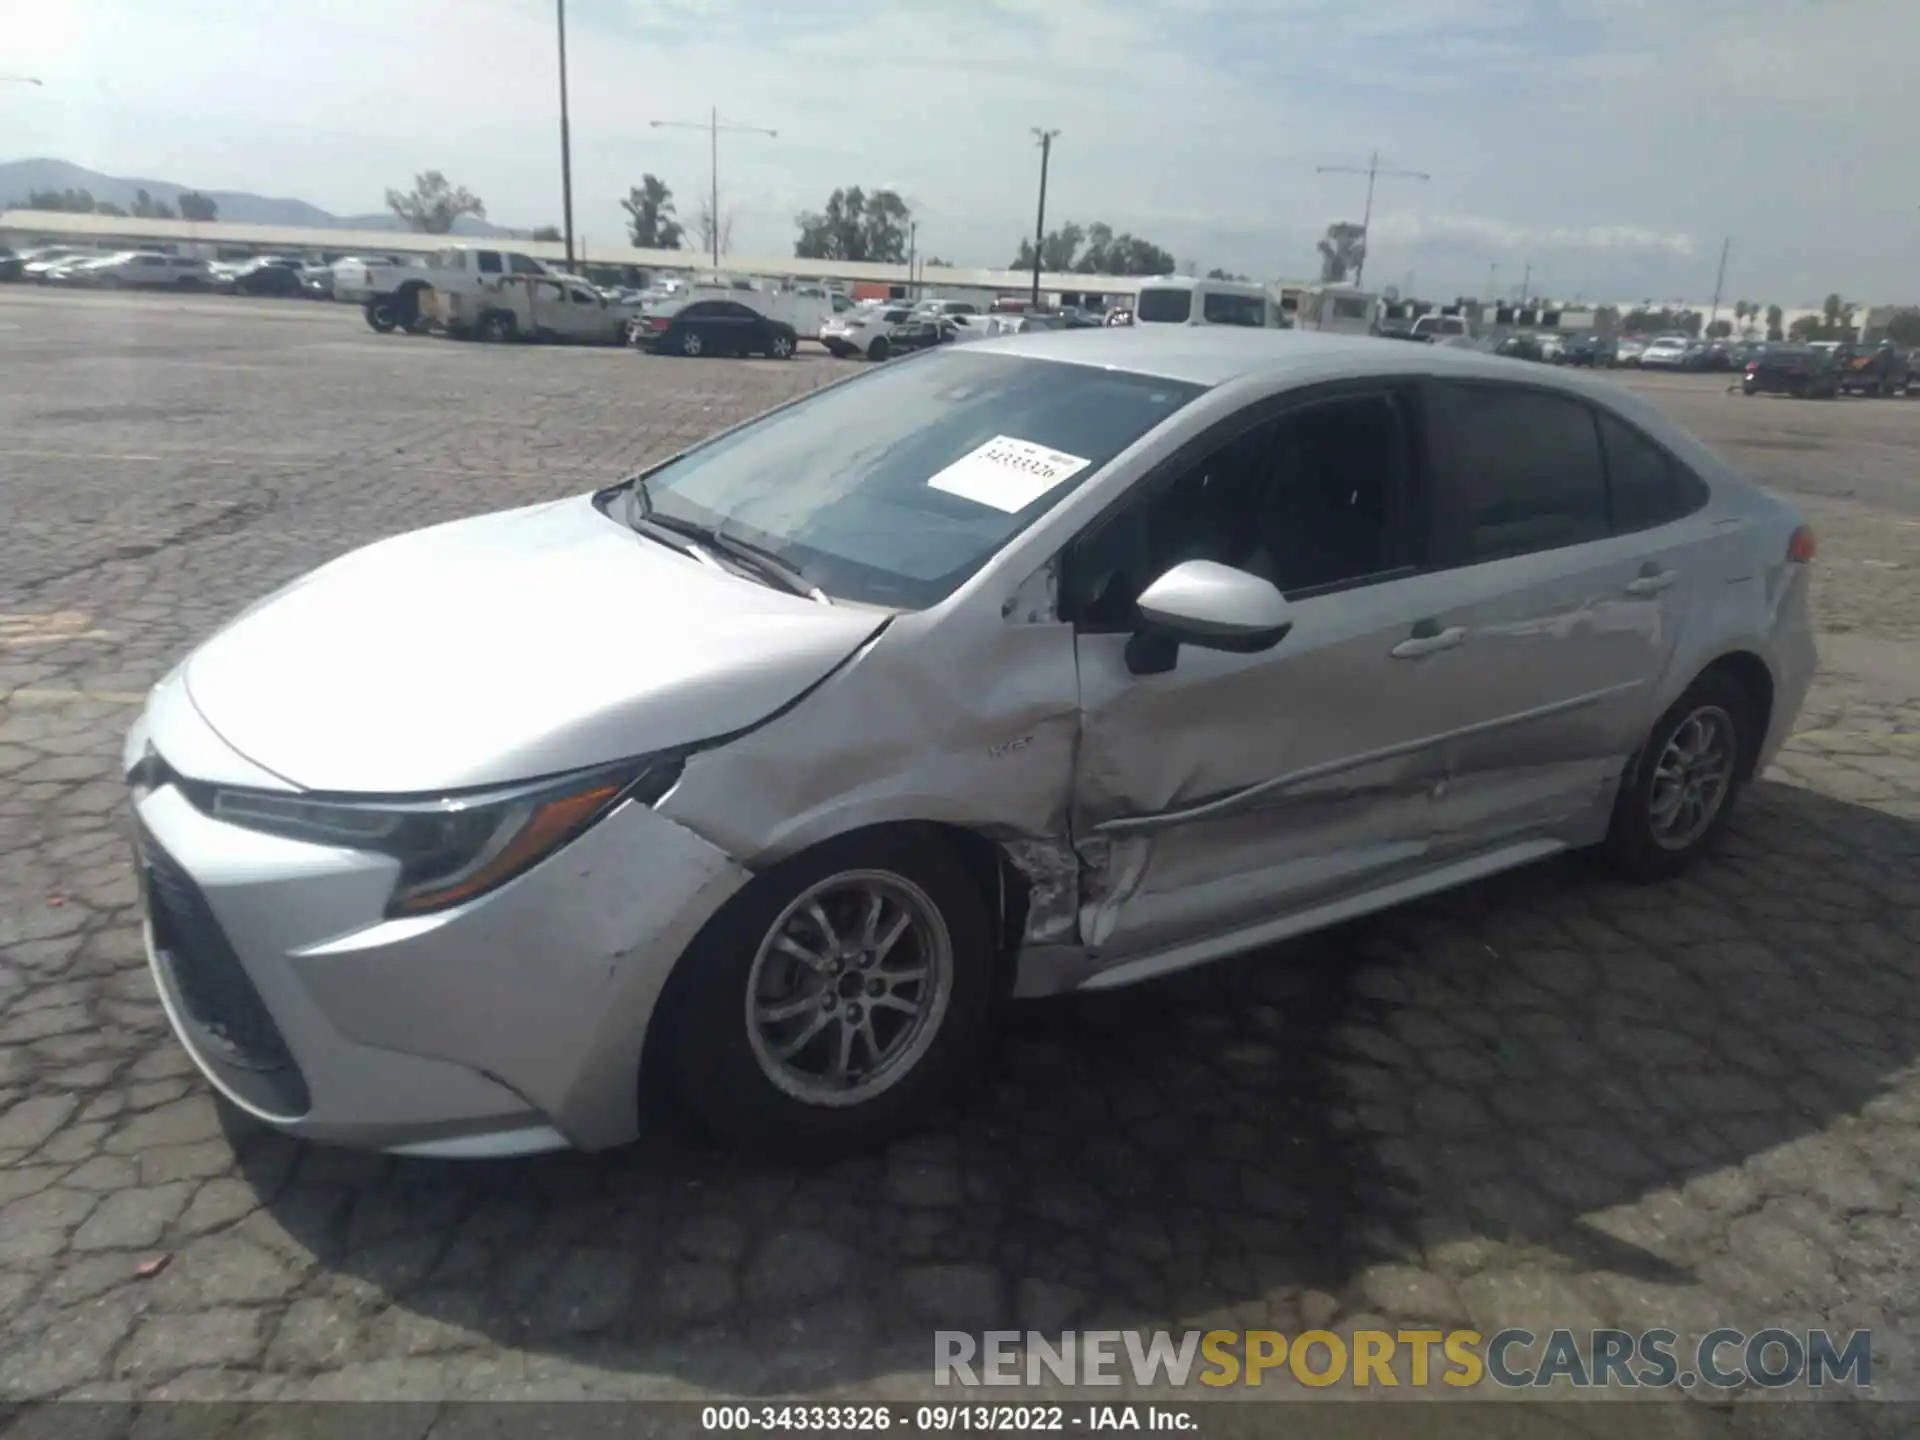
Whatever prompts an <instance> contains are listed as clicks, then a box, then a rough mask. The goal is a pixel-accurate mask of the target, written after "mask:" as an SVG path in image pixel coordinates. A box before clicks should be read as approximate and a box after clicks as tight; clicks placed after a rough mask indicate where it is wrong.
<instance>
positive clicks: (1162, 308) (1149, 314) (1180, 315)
mask: <svg viewBox="0 0 1920 1440" xmlns="http://www.w3.org/2000/svg"><path fill="white" fill-rule="evenodd" d="M1133 318H1134V319H1135V320H1138V321H1140V322H1141V323H1142V324H1144V325H1184V324H1186V323H1187V321H1189V320H1191V319H1192V318H1193V292H1192V291H1191V290H1176V289H1173V288H1171V287H1169V288H1167V289H1159V290H1152V289H1149V290H1142V291H1141V292H1140V298H1139V301H1138V303H1136V304H1135V305H1134V307H1133Z"/></svg>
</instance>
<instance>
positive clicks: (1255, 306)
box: [1200, 292, 1267, 328]
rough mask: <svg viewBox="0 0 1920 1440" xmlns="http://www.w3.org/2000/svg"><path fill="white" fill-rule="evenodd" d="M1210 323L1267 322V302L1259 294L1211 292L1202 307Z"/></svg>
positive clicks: (1202, 312) (1255, 324)
mask: <svg viewBox="0 0 1920 1440" xmlns="http://www.w3.org/2000/svg"><path fill="white" fill-rule="evenodd" d="M1200 313H1201V316H1202V318H1204V319H1205V320H1206V322H1207V323H1208V324H1209V325H1251V326H1254V327H1256V328H1260V327H1264V326H1265V325H1266V323H1267V302H1266V301H1265V300H1263V299H1262V298H1261V297H1260V296H1258V295H1222V294H1219V293H1217V292H1210V293H1209V294H1208V295H1207V297H1206V299H1205V302H1204V304H1203V307H1202V309H1201V312H1200Z"/></svg>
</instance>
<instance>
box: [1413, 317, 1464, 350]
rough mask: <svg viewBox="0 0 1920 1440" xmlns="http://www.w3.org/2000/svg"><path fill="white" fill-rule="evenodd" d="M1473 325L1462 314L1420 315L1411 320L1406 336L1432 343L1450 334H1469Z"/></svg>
mask: <svg viewBox="0 0 1920 1440" xmlns="http://www.w3.org/2000/svg"><path fill="white" fill-rule="evenodd" d="M1471 334H1473V326H1471V325H1469V324H1468V323H1467V319H1466V317H1465V316H1464V315H1422V316H1421V317H1420V318H1419V319H1418V320H1415V321H1414V322H1413V326H1412V328H1411V329H1410V330H1409V331H1408V338H1409V339H1413V340H1421V341H1425V342H1426V343H1427V344H1432V343H1433V342H1434V341H1436V340H1444V339H1446V338H1447V337H1448V336H1452V335H1471Z"/></svg>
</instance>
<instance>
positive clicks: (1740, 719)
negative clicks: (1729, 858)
mask: <svg viewBox="0 0 1920 1440" xmlns="http://www.w3.org/2000/svg"><path fill="white" fill-rule="evenodd" d="M1700 727H1705V728H1704V729H1703V728H1700ZM1709 731H1710V732H1711V738H1710V739H1709V738H1708V732H1709ZM1758 731H1759V714H1758V709H1757V707H1756V706H1755V704H1754V700H1753V697H1752V696H1751V695H1749V694H1748V693H1747V690H1746V687H1745V686H1743V685H1741V684H1740V682H1739V681H1738V680H1735V679H1734V678H1733V676H1732V675H1730V674H1728V673H1727V672H1725V671H1723V670H1708V671H1706V672H1705V673H1704V674H1702V675H1701V676H1700V677H1699V678H1698V679H1697V680H1695V681H1694V682H1693V684H1692V685H1690V686H1688V687H1687V692H1686V693H1685V694H1684V695H1682V696H1681V697H1680V698H1679V699H1678V700H1676V701H1674V702H1673V704H1672V706H1671V707H1669V708H1668V710H1667V712H1666V713H1665V714H1664V715H1662V716H1661V717H1660V719H1659V720H1658V721H1656V722H1655V724H1654V727H1653V730H1652V732H1651V733H1650V734H1649V735H1648V737H1647V743H1646V744H1645V745H1644V746H1642V747H1641V749H1640V751H1639V753H1638V754H1636V755H1635V756H1634V758H1633V762H1632V763H1631V764H1630V765H1629V766H1628V767H1627V772H1626V774H1625V775H1624V776H1622V777H1621V781H1620V793H1619V795H1618V796H1617V797H1616V799H1615V801H1614V806H1613V819H1612V822H1611V824H1610V825H1609V827H1608V830H1607V838H1606V840H1605V842H1604V844H1603V847H1602V853H1603V854H1604V856H1605V858H1606V860H1607V863H1608V864H1609V865H1610V866H1611V867H1612V868H1613V869H1614V870H1616V871H1618V872H1619V873H1620V874H1621V875H1623V876H1625V877H1626V878H1628V879H1630V880H1636V881H1641V882H1643V883H1644V882H1653V881H1659V880H1670V879H1672V878H1673V877H1674V876H1676V875H1679V874H1680V873H1681V872H1682V871H1684V870H1686V869H1688V868H1689V867H1690V866H1692V865H1693V863H1694V862H1695V861H1697V860H1698V859H1699V858H1700V857H1701V856H1702V855H1704V854H1705V853H1706V852H1707V851H1708V850H1709V849H1711V848H1712V847H1713V844H1714V842H1715V841H1716V840H1717V839H1718V838H1719V836H1720V833H1721V832H1722V831H1723V830H1724V829H1725V828H1726V825H1727V821H1728V819H1729V818H1730V817H1731V816H1732V814H1733V808H1734V802H1735V801H1736V800H1738V798H1739V795H1740V790H1741V788H1742V787H1743V786H1744V785H1745V784H1746V782H1747V780H1748V778H1750V772H1751V770H1752V768H1753V762H1754V756H1755V755H1756V753H1757V752H1758V750H1759V746H1760V739H1761V737H1760V735H1759V733H1758ZM1700 744H1705V745H1706V746H1707V748H1706V749H1704V750H1702V751H1700V753H1699V755H1698V758H1696V759H1694V760H1692V761H1688V760H1687V759H1686V758H1685V751H1687V750H1688V749H1694V748H1696V747H1697V746H1698V745H1700ZM1676 772H1677V773H1678V774H1679V775H1680V776H1681V779H1680V780H1679V781H1677V782H1676V781H1675V780H1673V779H1672V778H1671V777H1672V776H1673V775H1674V774H1675V773H1676ZM1676 790H1677V792H1678V797H1679V798H1678V799H1677V800H1676ZM1689 793H1691V794H1695V795H1697V796H1698V798H1699V802H1700V805H1699V808H1698V809H1697V810H1695V811H1694V812H1693V813H1691V814H1690V813H1689V805H1690V802H1689V801H1688V800H1687V799H1686V798H1685V796H1686V795H1687V794H1689ZM1663 811H1664V812H1666V814H1665V816H1664V818H1663V815H1662V812H1663Z"/></svg>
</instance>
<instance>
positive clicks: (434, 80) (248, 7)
mask: <svg viewBox="0 0 1920 1440" xmlns="http://www.w3.org/2000/svg"><path fill="white" fill-rule="evenodd" d="M567 22H568V57H569V75H570V89H571V106H570V109H571V115H572V131H573V175H574V220H575V229H576V232H577V233H579V234H581V235H583V236H584V237H585V239H586V242H587V245H588V247H589V249H591V247H592V245H593V243H594V242H595V241H603V242H608V243H621V242H622V239H623V237H622V226H623V222H624V216H623V212H622V211H621V210H620V208H619V203H618V202H619V198H620V197H621V196H623V195H624V194H625V193H626V191H627V187H628V186H629V185H632V184H635V183H637V182H638V181H639V179H640V176H641V175H642V174H643V173H645V172H653V173H656V174H658V175H660V176H661V177H662V178H663V179H664V180H666V182H667V183H668V184H669V185H670V186H672V187H673V190H674V192H675V195H676V197H677V199H678V201H679V207H680V211H681V214H682V216H683V217H688V216H691V214H692V213H693V211H694V209H695V207H696V204H697V203H698V201H699V199H700V197H701V196H702V195H703V194H704V193H705V192H706V189H707V187H708V185H709V145H708V136H707V134H706V133H705V132H704V129H677V128H670V127H655V126H653V125H652V124H651V123H650V122H651V121H654V120H668V121H684V122H704V121H705V120H706V118H707V117H708V115H709V113H710V111H711V107H713V106H715V105H717V106H718V107H719V112H720V116H721V119H722V121H723V122H727V123H733V124H738V125H743V126H757V127H764V128H768V129H772V130H775V131H777V132H778V133H777V135H775V136H771V137H769V136H765V135H759V134H754V133H747V132H738V133H731V134H728V133H723V134H722V135H721V136H720V145H719V151H720V167H719V170H720V173H719V183H720V192H721V195H720V208H721V212H722V213H723V214H724V215H728V216H730V218H731V224H732V232H731V233H732V253H733V254H735V255H736V256H738V257H741V258H742V259H746V258H755V257H766V258H773V257H778V256H784V255H789V254H791V253H792V244H793V239H794V234H795V229H794V216H795V214H796V213H797V212H799V211H801V210H805V209H815V208H818V207H819V206H820V205H821V204H822V203H823V202H824V201H825V199H826V197H827V195H828V194H829V193H830V192H831V191H832V190H833V189H834V188H835V187H836V186H841V185H861V186H864V187H866V188H869V189H872V188H874V187H877V186H888V187H890V188H893V189H896V190H898V191H899V192H900V193H901V194H902V195H903V196H904V197H905V198H906V199H907V200H908V202H909V204H910V205H911V206H912V208H913V211H914V213H915V216H916V218H917V220H918V224H919V234H918V240H919V250H920V253H921V254H922V255H929V254H930V255H934V256H938V257H940V258H943V259H945V260H948V261H951V262H953V263H956V264H962V265H1002V264H1005V263H1007V262H1009V261H1010V260H1011V259H1012V256H1013V253H1014V250H1015V247H1016V246H1017V244H1018V242H1019V240H1020V238H1021V236H1023V235H1026V234H1030V233H1031V232H1032V229H1033V224H1034V210H1035V201H1036V193H1037V186H1038V178H1039V160H1040V155H1039V150H1038V147H1037V145H1036V142H1035V139H1034V136H1033V133H1032V130H1033V127H1036V126H1040V127H1046V128H1052V129H1058V130H1059V132H1060V134H1059V138H1058V139H1057V140H1056V141H1055V142H1054V148H1053V158H1052V166H1051V173H1050V177H1049V186H1048V195H1047V215H1048V225H1049V228H1052V226H1053V225H1054V224H1056V223H1058V222H1059V221H1062V220H1068V219H1071V220H1076V221H1079V222H1080V223H1081V224H1083V225H1084V224H1086V223H1089V222H1092V221H1105V222H1106V223H1108V224H1109V225H1111V226H1113V227H1114V228H1115V229H1116V230H1125V231H1130V232H1132V233H1134V234H1136V235H1141V236H1144V237H1146V238H1148V239H1150V240H1153V241H1154V242H1156V243H1157V244H1160V245H1162V246H1164V247H1166V248H1167V249H1169V250H1171V251H1172V252H1173V253H1174V254H1175V256H1176V257H1177V258H1178V259H1179V260H1180V261H1181V263H1182V266H1183V268H1184V267H1185V266H1186V265H1188V264H1191V265H1193V266H1196V267H1198V268H1200V269H1203V270H1204V269H1207V268H1211V267H1214V266H1220V267H1224V268H1226V269H1228V270H1231V271H1234V272H1238V273H1244V274H1248V275H1251V276H1253V277H1255V278H1258V279H1263V280H1272V279H1281V278H1306V277H1311V276H1312V275H1314V274H1315V273H1316V270H1317V259H1316V254H1315V242H1316V240H1317V239H1318V238H1319V237H1320V236H1321V235H1322V234H1323V233H1324V232H1325V229H1326V226H1327V225H1328V224H1329V223H1330V222H1333V221H1338V220H1351V221H1358V220H1359V219H1360V218H1361V214H1362V209H1363V206H1364V203H1365V193H1366V180H1365V178H1364V177H1363V176H1357V175H1353V174H1347V173H1323V171H1322V167H1325V166H1335V167H1340V166H1348V167H1352V166H1364V165H1365V164H1366V162H1367V159H1368V157H1369V156H1370V155H1372V154H1374V153H1378V155H1379V156H1380V159H1381V164H1382V166H1383V167H1391V168H1392V169H1395V170H1401V171H1417V172H1421V173H1423V174H1425V175H1426V176H1428V177H1430V178H1426V179H1416V178H1413V177H1411V176H1406V175H1384V174H1383V175H1382V177H1381V178H1380V180H1379V184H1378V189H1377V191H1376V195H1375V200H1374V207H1373V216H1372V231H1371V235H1372V244H1371V254H1370V256H1369V262H1368V265H1367V274H1366V278H1367V280H1368V281H1369V282H1370V284H1372V285H1375V286H1380V285H1387V284H1393V285H1398V286H1400V287H1402V288H1403V289H1406V290H1409V291H1410V292H1412V293H1418V294H1422V295H1434V296H1448V297H1450V296H1452V295H1456V294H1476V295H1485V294H1488V293H1491V292H1493V291H1495V290H1498V291H1499V292H1502V293H1511V292H1512V291H1514V290H1515V289H1516V288H1517V287H1518V286H1519V285H1520V284H1521V282H1522V280H1523V278H1524V277H1525V276H1526V275H1527V273H1528V267H1529V266H1530V267H1531V274H1532V281H1533V284H1532V288H1533V291H1534V292H1535V293H1541V294H1548V295H1552V296H1555V297H1558V298H1564V299H1573V298H1583V299H1587V300H1623V299H1624V300H1635V299H1652V300H1659V301H1666V300H1672V299H1687V300H1694V301H1699V300H1705V299H1708V298H1710V297H1711V295H1712V292H1713V289H1714V282H1715V274H1716V269H1717V267H1718V264H1719V260H1720V255H1721V246H1722V242H1723V241H1727V240H1730V241H1731V250H1730V253H1729V259H1728V265H1727V272H1726V281H1725V296H1724V298H1725V301H1726V303H1728V304H1731V303H1732V301H1733V300H1734V299H1736V298H1743V299H1750V300H1754V301H1756V302H1758V303H1778V304H1781V305H1784V306H1789V307H1792V306H1798V305H1803V304H1817V303H1818V302H1819V300H1820V298H1821V297H1823V296H1824V295H1826V294H1827V293H1828V292H1830V291H1839V292H1841V293H1842V294H1844V295H1845V296H1846V297H1847V298H1848V299H1852V300H1860V301H1865V302H1869V303H1874V302H1894V301H1911V300H1915V299H1920V191H1917V190H1916V187H1915V185H1914V183H1913V181H1914V179H1915V177H1916V175H1920V111H1917V110H1916V109H1915V105H1914V100H1913V91H1912V87H1911V74H1912V57H1913V56H1914V55H1916V54H1920V0H1345V3H1334V0H912V3H906V4H898V5H889V4H884V3H877V0H866V3H858V0H572V4H571V5H570V6H569V7H568V17H567ZM555 37H556V25H555V10H554V7H553V5H552V4H551V3H550V0H327V3H326V4H324V5H315V4H312V3H310V0H303V3H300V4H295V3H292V0H251V3H248V4H245V5H234V4H232V3H230V0H139V3H138V4H129V3H127V0H60V3H57V4H39V5H25V4H23V5H22V6H20V7H19V9H18V10H17V12H16V13H15V14H14V15H13V16H12V17H11V18H10V19H9V22H8V25H7V27H6V41H5V44H4V46H3V47H0V73H6V74H14V75H22V74H25V75H33V76H36V77H38V78H40V79H41V80H42V81H43V82H44V83H43V85H42V86H40V87H38V88H36V87H31V86H26V85H19V84H0V160H7V159H24V158H27V157H32V156H52V157H57V158H60V159H65V160H71V161H74V162H75V163H78V164H81V165H85V166H88V167H90V168H92V169H95V170H100V171H104V172H106V173H109V174H115V175H136V176H141V177H144V178H151V179H163V180H173V181H178V182H180V183H183V184H188V185H193V186H198V187H201V188H206V189H223V190H251V191H255V192H258V193H261V194H267V195H280V196H297V197H298V198H301V199H305V200H309V201H311V202H313V203H314V204H317V205H320V206H322V207H324V208H326V209H328V210H332V211H335V212H338V213H343V214H350V213H364V212H367V211H370V210H377V209H379V208H380V204H381V197H382V195H383V194H384V192H385V190H386V189H387V188H388V187H389V186H399V187H402V188H404V187H405V186H406V185H407V183H408V182H409V180H410V177H411V176H412V175H413V174H414V173H415V172H417V171H420V170H424V169H428V168H434V169H439V170H442V171H444V172H445V173H446V174H447V175H448V177H449V178H450V179H452V180H453V181H454V182H455V183H458V184H462V185H465V186H467V187H468V188H470V189H471V190H473V191H474V192H476V193H477V194H479V195H480V196H481V197H482V198H483V199H484V200H485V201H486V202H487V213H488V217H489V218H490V219H492V220H494V221H495V222H497V223H500V224H506V225H515V226H528V227H531V226H535V225H545V224H558V223H559V221H560V217H561V199H560V178H559V169H560V166H559V153H560V145H559V134H558V128H559V127H558V119H557V115H558V106H557V73H558V67H557V63H556V44H555Z"/></svg>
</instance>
